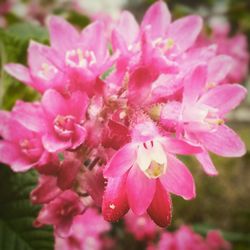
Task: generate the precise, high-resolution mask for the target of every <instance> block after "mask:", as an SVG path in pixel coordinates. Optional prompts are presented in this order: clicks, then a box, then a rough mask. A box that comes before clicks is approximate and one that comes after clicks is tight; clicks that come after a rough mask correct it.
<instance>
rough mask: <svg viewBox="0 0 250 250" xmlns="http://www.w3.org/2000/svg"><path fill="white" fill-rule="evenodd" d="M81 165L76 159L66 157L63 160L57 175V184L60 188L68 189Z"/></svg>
mask: <svg viewBox="0 0 250 250" xmlns="http://www.w3.org/2000/svg"><path fill="white" fill-rule="evenodd" d="M80 167H81V162H80V161H79V160H76V159H69V160H68V159H66V160H64V161H63V163H62V165H61V167H60V171H59V173H58V177H57V185H58V187H59V188H61V189H62V190H67V189H70V188H71V187H72V185H73V183H74V181H75V179H76V175H77V173H78V172H79V169H80Z"/></svg>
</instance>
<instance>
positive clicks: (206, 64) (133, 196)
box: [0, 1, 247, 236]
mask: <svg viewBox="0 0 250 250" xmlns="http://www.w3.org/2000/svg"><path fill="white" fill-rule="evenodd" d="M202 27H203V23H202V19H201V18H200V17H199V16H196V15H191V16H186V17H183V18H181V19H178V20H175V21H171V14H170V12H169V10H168V8H167V6H166V4H165V3H164V2H163V1H157V2H156V3H155V4H153V5H152V6H151V7H150V8H149V9H148V11H147V12H146V14H145V15H144V17H143V20H142V22H141V24H140V25H139V24H138V23H137V21H136V20H135V18H134V16H133V15H132V14H131V13H129V12H127V11H124V12H123V13H122V14H121V16H120V18H119V20H118V21H117V22H116V23H115V24H114V25H113V28H112V31H111V32H110V33H108V32H106V29H105V26H104V24H103V23H102V21H99V20H97V21H94V22H93V23H91V24H90V25H89V26H87V27H86V28H84V29H83V30H82V31H81V32H80V33H79V32H78V31H77V30H76V29H75V28H74V27H73V26H71V25H70V24H69V23H68V22H66V21H65V20H63V19H62V18H59V17H55V16H52V17H51V18H50V19H49V22H48V29H49V34H50V46H46V45H43V44H39V43H36V42H34V41H31V42H30V45H29V48H28V67H26V66H23V65H20V64H8V65H5V70H6V71H7V72H8V73H9V74H10V75H12V76H14V77H15V78H17V79H18V80H19V81H21V82H23V83H25V84H26V85H28V86H30V87H32V88H34V89H36V90H37V91H38V92H40V93H41V99H40V101H38V102H33V103H27V102H23V101H17V102H16V104H15V106H14V107H13V109H12V111H11V112H7V111H1V112H0V120H1V125H0V135H1V137H2V139H1V141H0V161H1V162H3V163H5V164H8V165H10V167H11V169H12V170H13V171H16V172H22V171H27V170H29V169H31V168H35V169H36V170H37V171H38V172H39V174H40V177H39V184H38V186H37V187H36V189H35V190H33V192H32V193H31V200H32V202H33V203H34V204H42V205H43V207H42V209H41V211H40V213H39V215H38V218H37V220H36V221H35V225H36V226H41V225H44V224H51V225H53V226H54V228H55V233H56V234H57V235H59V236H67V235H69V234H70V233H71V231H72V223H73V222H74V220H75V218H77V216H78V215H81V214H83V213H84V212H85V211H86V210H87V209H89V208H90V207H93V206H100V207H102V214H103V217H104V219H106V220H107V221H111V222H112V221H117V220H119V219H120V218H121V217H122V216H124V215H125V214H126V213H127V212H128V211H129V210H130V209H131V210H132V212H133V213H134V214H136V215H138V216H139V215H142V214H145V213H148V214H149V216H150V217H151V219H152V220H153V221H154V222H155V223H156V224H158V225H159V226H161V227H166V226H168V225H169V224H170V222H171V217H172V204H171V196H170V193H171V194H174V195H178V196H181V197H183V198H184V199H186V200H189V199H192V198H194V197H195V194H196V193H195V184H194V180H193V177H192V174H191V173H190V171H189V170H188V168H187V167H186V166H185V164H184V163H182V162H181V161H180V160H179V159H178V158H177V155H193V156H194V157H196V159H197V160H198V161H199V163H200V165H201V166H202V167H203V169H204V171H205V172H206V173H207V174H209V175H217V170H216V168H215V166H214V165H213V162H212V160H211V158H210V156H209V152H212V153H214V154H217V155H220V156H224V157H240V156H242V155H243V154H244V153H245V146H244V143H243V142H242V141H241V139H240V138H239V137H238V135H237V134H236V133H235V132H234V131H233V130H232V129H230V128H229V127H227V126H226V124H225V117H226V115H227V113H228V112H230V111H231V110H232V109H234V108H235V107H236V106H238V105H239V103H240V102H241V101H242V100H243V99H244V97H245V96H246V93H247V91H246V89H245V88H244V87H242V86H241V85H239V84H236V83H234V82H227V81H225V80H226V79H229V78H228V75H229V74H230V72H232V71H233V70H234V68H232V67H231V66H232V58H230V57H229V56H228V55H223V54H218V51H217V45H216V44H205V45H204V44H202V43H200V42H199V41H198V40H199V39H198V38H199V36H200V33H201V30H202Z"/></svg>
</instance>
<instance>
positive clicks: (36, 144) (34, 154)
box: [19, 138, 43, 161]
mask: <svg viewBox="0 0 250 250" xmlns="http://www.w3.org/2000/svg"><path fill="white" fill-rule="evenodd" d="M19 145H20V147H21V150H22V152H23V153H24V154H25V155H26V156H28V158H29V159H31V160H34V161H36V160H38V158H39V157H40V156H41V154H42V151H43V149H42V145H41V142H40V141H39V140H37V139H36V138H35V139H24V140H21V141H20V142H19Z"/></svg>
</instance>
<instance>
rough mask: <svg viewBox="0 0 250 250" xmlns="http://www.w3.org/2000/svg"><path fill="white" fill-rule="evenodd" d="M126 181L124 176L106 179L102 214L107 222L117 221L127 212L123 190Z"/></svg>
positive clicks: (125, 196) (126, 202)
mask: <svg viewBox="0 0 250 250" xmlns="http://www.w3.org/2000/svg"><path fill="white" fill-rule="evenodd" d="M126 179H127V175H126V174H125V175H123V176H121V177H117V178H109V179H108V184H107V187H106V190H105V192H104V196H103V203H102V214H103V217H104V219H105V220H107V221H110V222H115V221H118V220H119V219H120V218H121V217H122V216H123V215H125V214H126V213H127V212H128V210H129V206H128V200H127V194H126V188H125V185H126Z"/></svg>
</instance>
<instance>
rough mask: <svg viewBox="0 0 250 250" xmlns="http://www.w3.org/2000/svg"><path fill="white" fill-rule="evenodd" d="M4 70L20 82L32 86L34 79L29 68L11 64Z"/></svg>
mask: <svg viewBox="0 0 250 250" xmlns="http://www.w3.org/2000/svg"><path fill="white" fill-rule="evenodd" d="M4 70H5V71H6V72H7V73H8V74H10V75H11V76H13V77H15V78H16V79H17V80H18V81H20V82H23V83H26V84H28V85H31V84H32V79H31V78H30V73H29V69H28V68H27V67H25V66H23V65H21V64H16V63H9V64H6V65H5V66H4Z"/></svg>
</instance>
